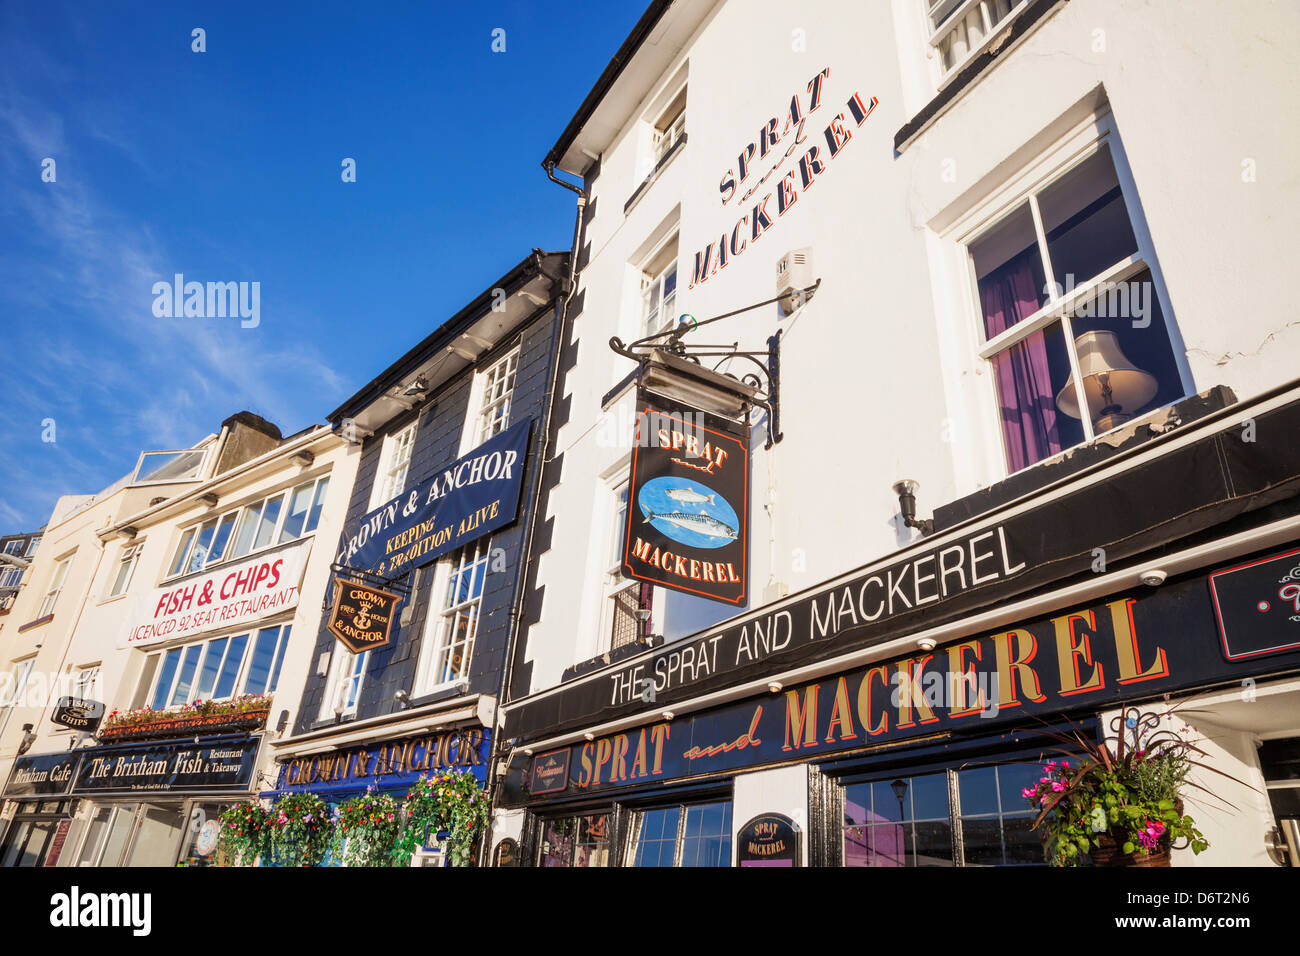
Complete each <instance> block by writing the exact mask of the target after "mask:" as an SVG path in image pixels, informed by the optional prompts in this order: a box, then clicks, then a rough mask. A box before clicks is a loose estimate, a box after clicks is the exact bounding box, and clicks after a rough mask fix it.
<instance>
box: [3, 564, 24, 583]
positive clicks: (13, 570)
mask: <svg viewBox="0 0 1300 956" xmlns="http://www.w3.org/2000/svg"><path fill="white" fill-rule="evenodd" d="M25 570H26V569H25V568H20V567H18V566H17V565H13V564H0V588H17V587H18V586H19V585H20V584H22V583H23V572H24V571H25Z"/></svg>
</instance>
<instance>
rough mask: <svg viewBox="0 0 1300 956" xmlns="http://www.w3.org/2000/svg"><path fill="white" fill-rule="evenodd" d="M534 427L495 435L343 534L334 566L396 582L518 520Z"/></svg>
mask: <svg viewBox="0 0 1300 956" xmlns="http://www.w3.org/2000/svg"><path fill="white" fill-rule="evenodd" d="M531 426H532V419H525V420H524V421H522V422H519V423H518V424H516V425H512V426H510V427H509V428H507V429H506V430H505V431H503V432H501V433H500V434H499V435H493V436H492V437H491V438H489V439H488V440H487V441H485V442H484V443H483V444H481V445H479V446H478V447H477V448H475V449H474V450H473V451H471V452H470V453H469V454H468V455H465V456H464V457H463V458H458V459H457V460H456V461H454V462H452V463H451V464H450V465H447V466H446V467H445V468H441V469H439V470H438V471H437V473H436V474H434V475H433V476H432V477H430V478H426V479H425V480H424V481H422V482H420V483H419V484H418V485H416V486H414V487H413V488H411V489H409V490H407V491H404V492H402V494H400V495H398V496H397V497H396V498H394V499H393V500H392V501H389V502H387V503H386V504H384V505H382V506H381V507H379V508H376V509H375V510H374V511H372V512H370V513H369V514H367V515H365V516H363V517H362V518H361V520H360V522H358V524H357V526H356V530H355V531H352V532H348V533H345V536H344V539H343V542H342V547H341V549H340V551H339V555H338V563H339V564H341V565H344V566H345V567H347V568H350V569H351V570H353V571H367V572H369V573H371V574H376V575H378V576H379V577H381V578H390V579H391V578H397V577H401V576H402V575H404V574H406V573H407V572H408V571H411V570H412V569H413V568H418V567H422V566H424V565H426V564H428V563H430V562H431V561H435V560H437V559H438V558H440V557H442V555H444V554H447V553H448V552H450V551H454V550H456V549H457V548H459V547H460V546H461V545H463V544H466V543H467V542H470V541H473V540H474V539H475V538H478V537H481V536H482V535H485V534H487V533H488V532H489V531H495V530H496V529H497V528H503V527H505V526H506V525H508V524H510V523H511V522H512V521H514V520H515V515H516V513H517V512H518V510H519V496H520V493H521V492H522V490H523V486H524V475H523V472H524V458H525V456H526V455H527V453H528V435H529V432H530V430H531Z"/></svg>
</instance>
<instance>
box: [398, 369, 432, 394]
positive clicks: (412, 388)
mask: <svg viewBox="0 0 1300 956" xmlns="http://www.w3.org/2000/svg"><path fill="white" fill-rule="evenodd" d="M428 390H429V383H428V381H427V380H426V379H425V377H424V376H423V375H421V376H420V377H419V378H417V379H416V380H415V381H414V382H412V383H411V384H410V385H408V386H406V388H404V389H403V390H402V394H403V395H405V396H407V397H408V398H413V397H414V396H416V395H423V394H424V393H425V392H427V391H428Z"/></svg>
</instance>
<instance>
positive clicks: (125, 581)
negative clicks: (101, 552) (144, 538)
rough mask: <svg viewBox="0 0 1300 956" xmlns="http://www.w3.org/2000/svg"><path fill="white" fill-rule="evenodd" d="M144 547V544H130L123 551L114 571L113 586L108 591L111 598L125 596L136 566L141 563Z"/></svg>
mask: <svg viewBox="0 0 1300 956" xmlns="http://www.w3.org/2000/svg"><path fill="white" fill-rule="evenodd" d="M143 547H144V542H138V543H136V544H129V545H127V546H126V547H125V548H123V549H122V553H121V554H120V555H118V558H117V566H116V568H115V569H114V571H113V584H112V586H111V587H110V588H109V589H108V596H109V597H117V596H118V595H119V594H125V593H126V589H127V588H129V587H130V586H131V578H132V577H133V576H134V575H135V566H136V565H137V564H138V563H139V561H140V550H141V549H142V548H143Z"/></svg>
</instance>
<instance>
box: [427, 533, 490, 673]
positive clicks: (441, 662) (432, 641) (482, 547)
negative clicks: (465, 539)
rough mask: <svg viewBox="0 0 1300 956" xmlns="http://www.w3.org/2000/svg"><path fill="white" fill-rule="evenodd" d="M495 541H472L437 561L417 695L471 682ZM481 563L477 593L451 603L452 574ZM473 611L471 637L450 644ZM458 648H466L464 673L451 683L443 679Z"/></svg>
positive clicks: (488, 539)
mask: <svg viewBox="0 0 1300 956" xmlns="http://www.w3.org/2000/svg"><path fill="white" fill-rule="evenodd" d="M491 560H492V538H491V536H490V535H489V536H487V537H482V538H479V539H478V540H477V541H471V542H469V543H467V544H466V545H465V546H464V547H462V548H460V549H459V550H457V551H454V552H453V553H452V554H450V555H448V556H447V557H446V558H443V559H442V560H441V561H439V562H438V564H437V566H436V567H435V569H434V575H433V587H432V589H431V593H432V594H433V595H435V596H436V598H437V599H436V600H434V601H430V603H429V610H428V616H427V618H426V619H425V622H424V638H423V640H421V642H420V662H419V666H418V668H417V669H416V680H415V688H416V690H415V694H416V696H424V695H425V694H432V693H436V692H437V691H440V690H444V689H446V688H448V687H454V686H456V685H457V684H459V683H460V682H461V681H468V680H469V669H470V666H471V664H472V663H473V659H474V647H475V645H476V644H477V643H478V629H479V625H480V624H481V623H482V620H483V613H482V611H483V594H484V592H485V591H486V590H487V577H488V575H489V574H491V573H492V572H491ZM475 564H481V565H482V568H481V570H479V571H476V572H475V573H476V574H477V575H478V576H479V577H478V580H479V586H478V593H477V594H475V595H474V596H472V597H471V598H469V599H468V600H465V601H458V602H455V603H449V602H450V600H451V593H450V592H451V582H452V580H453V572H455V574H456V575H457V576H458V575H459V574H460V573H461V572H463V571H465V570H467V569H469V568H471V567H473V566H474V565H475ZM466 612H472V614H473V618H472V624H471V626H470V629H469V636H468V637H467V638H465V639H463V640H458V641H456V644H455V645H453V644H449V643H448V641H449V638H450V637H451V635H452V634H453V633H454V625H455V622H456V620H457V618H458V617H459V616H460V615H462V614H464V613H466ZM456 645H466V646H467V647H468V652H467V653H466V654H465V657H464V660H463V662H462V663H461V674H460V676H459V677H455V678H452V679H451V680H440V679H437V678H440V677H441V676H442V674H443V673H444V672H445V670H446V667H447V659H448V656H449V654H450V653H451V651H452V650H453V649H454V647H455V646H456Z"/></svg>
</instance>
